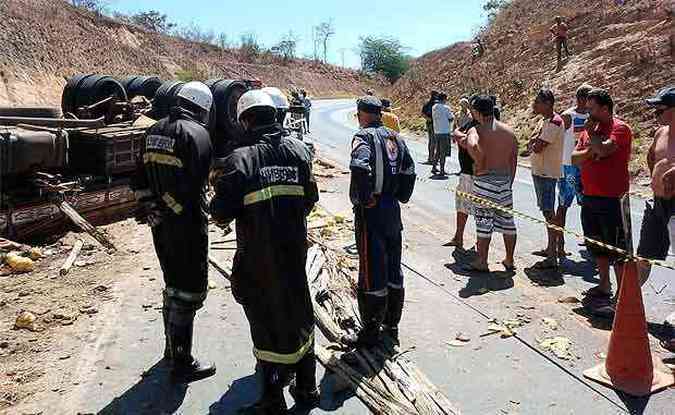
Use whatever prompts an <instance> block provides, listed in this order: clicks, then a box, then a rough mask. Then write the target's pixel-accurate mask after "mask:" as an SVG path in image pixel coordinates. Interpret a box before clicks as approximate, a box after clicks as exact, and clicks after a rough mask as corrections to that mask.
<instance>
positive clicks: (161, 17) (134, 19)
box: [127, 10, 176, 33]
mask: <svg viewBox="0 0 675 415" xmlns="http://www.w3.org/2000/svg"><path fill="white" fill-rule="evenodd" d="M127 18H128V21H129V22H130V23H131V24H134V25H136V26H140V27H142V28H143V29H145V30H148V31H150V32H157V33H169V32H170V31H171V30H173V29H174V28H175V27H176V24H175V23H172V22H170V21H169V17H168V16H167V15H166V14H163V13H160V12H158V11H157V10H148V11H144V12H139V13H136V14H132V15H130V16H128V17H127Z"/></svg>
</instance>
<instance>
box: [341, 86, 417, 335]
mask: <svg viewBox="0 0 675 415" xmlns="http://www.w3.org/2000/svg"><path fill="white" fill-rule="evenodd" d="M357 109H358V112H357V116H358V120H359V125H360V127H361V130H359V132H358V133H357V134H356V135H355V136H354V139H353V140H352V155H351V165H350V168H351V186H350V198H351V201H352V203H353V205H354V216H355V220H354V225H355V233H356V246H357V249H358V252H359V289H358V304H359V312H360V314H361V321H362V322H363V327H362V328H361V331H360V332H359V333H358V334H357V335H356V336H345V338H343V342H344V343H347V344H350V345H353V346H357V347H370V346H374V345H376V344H378V342H379V341H380V334H381V330H382V331H383V332H384V334H387V335H389V336H390V337H391V339H392V340H393V341H394V342H395V343H396V344H398V341H399V340H398V324H399V322H400V321H401V314H402V312H403V298H404V288H403V272H402V271H401V249H402V240H401V232H402V230H403V224H402V222H401V208H400V205H399V203H407V202H408V200H410V197H411V196H412V193H413V189H414V186H415V178H416V176H415V163H414V161H413V159H412V157H411V155H410V152H409V151H408V148H407V146H406V144H405V142H404V141H403V139H401V137H399V135H398V134H397V133H396V132H395V131H393V130H390V129H388V128H386V127H384V126H383V125H382V103H381V102H380V100H379V99H377V98H375V97H372V96H365V97H363V98H361V99H359V100H358V101H357Z"/></svg>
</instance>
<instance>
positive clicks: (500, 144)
mask: <svg viewBox="0 0 675 415" xmlns="http://www.w3.org/2000/svg"><path fill="white" fill-rule="evenodd" d="M471 115H472V116H473V119H474V121H475V122H476V123H477V126H475V127H473V128H471V129H470V130H469V132H468V134H467V135H466V136H461V135H460V136H459V138H458V139H457V143H458V144H459V145H460V146H462V147H464V148H465V149H466V150H467V151H468V152H469V154H470V155H471V158H473V160H474V178H473V179H474V181H473V191H474V195H475V196H477V197H479V198H481V199H485V200H487V201H489V202H491V203H493V204H496V205H498V206H501V207H503V208H506V209H512V208H513V192H512V186H513V181H514V180H515V176H516V168H517V163H518V160H517V157H518V155H517V150H518V142H517V140H516V136H515V134H514V133H513V130H512V129H511V128H510V127H509V126H508V125H506V124H504V123H502V122H500V121H497V119H496V118H495V110H494V101H493V100H492V99H491V98H490V97H489V96H486V95H481V96H477V97H474V98H473V99H472V101H471ZM474 209H475V217H476V235H477V237H478V242H477V248H478V258H477V259H476V260H475V261H474V262H472V263H471V264H469V265H468V266H467V269H468V270H470V271H478V272H488V271H489V267H488V252H489V248H490V241H491V239H492V233H493V232H499V233H501V234H502V235H503V237H504V245H505V247H506V258H505V259H504V260H503V261H502V265H504V267H505V268H506V269H507V270H508V271H512V270H514V269H515V263H514V259H513V254H514V251H515V248H516V225H515V222H514V220H513V215H512V214H511V213H509V212H505V211H503V210H500V209H496V208H494V207H490V206H482V205H480V204H476V205H475V208H474Z"/></svg>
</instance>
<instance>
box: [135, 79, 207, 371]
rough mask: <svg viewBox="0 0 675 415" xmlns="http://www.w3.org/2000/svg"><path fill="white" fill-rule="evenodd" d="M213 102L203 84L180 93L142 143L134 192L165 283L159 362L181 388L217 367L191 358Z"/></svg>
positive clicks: (201, 295) (201, 283)
mask: <svg viewBox="0 0 675 415" xmlns="http://www.w3.org/2000/svg"><path fill="white" fill-rule="evenodd" d="M212 103H213V96H212V94H211V91H210V90H209V88H208V87H207V86H206V85H204V84H202V83H201V82H189V83H187V84H185V86H183V88H182V89H181V90H180V92H179V93H178V101H177V105H176V106H174V107H172V108H171V110H170V114H169V116H168V117H166V118H164V119H162V120H160V121H159V122H157V124H155V125H154V126H152V127H151V128H150V129H149V130H148V133H147V135H146V137H145V142H144V146H143V148H142V149H141V156H140V158H139V160H138V168H137V171H136V176H135V177H134V180H133V184H132V187H133V189H134V191H135V193H136V199H137V201H138V204H139V209H138V211H137V215H136V218H137V220H138V221H139V222H141V223H147V224H148V225H149V226H150V227H151V229H152V239H153V242H154V245H155V251H156V252H157V258H158V259H159V263H160V265H161V267H162V273H163V275H164V283H165V284H166V288H165V289H164V306H163V308H162V314H163V317H164V335H165V338H166V341H165V348H164V358H165V359H167V360H168V362H170V363H171V365H172V374H173V376H174V377H175V378H176V379H178V380H179V381H185V382H190V381H194V380H198V379H203V378H205V377H208V376H212V375H213V374H215V373H216V367H215V365H213V364H211V363H203V362H199V361H198V360H196V359H195V358H193V356H192V336H193V323H194V318H195V313H196V311H197V310H199V309H200V308H201V307H202V306H203V303H204V300H206V292H207V286H208V262H207V258H208V247H209V243H208V216H207V213H206V181H207V178H208V174H209V168H210V166H211V158H212V147H211V139H210V137H209V133H208V130H207V128H206V124H207V120H208V119H209V112H210V110H211V105H212Z"/></svg>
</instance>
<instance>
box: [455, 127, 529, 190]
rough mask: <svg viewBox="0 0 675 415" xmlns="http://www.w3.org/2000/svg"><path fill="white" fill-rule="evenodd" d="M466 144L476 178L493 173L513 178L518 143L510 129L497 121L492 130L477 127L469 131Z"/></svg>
mask: <svg viewBox="0 0 675 415" xmlns="http://www.w3.org/2000/svg"><path fill="white" fill-rule="evenodd" d="M467 144H468V146H467V147H468V150H469V153H470V154H471V157H472V158H473V159H474V161H475V164H474V174H475V175H476V176H480V175H483V174H487V173H494V172H497V173H502V174H505V175H510V176H512V177H513V176H515V172H516V166H517V162H518V159H517V157H518V142H517V141H516V136H515V134H514V133H513V130H512V129H511V127H509V126H508V125H506V124H504V123H502V122H500V121H497V120H494V129H493V128H491V126H486V125H479V126H477V127H474V128H472V129H471V130H470V131H469V137H468V139H467Z"/></svg>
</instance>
